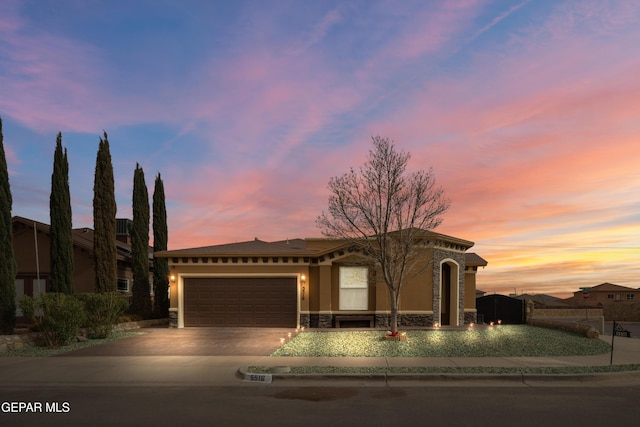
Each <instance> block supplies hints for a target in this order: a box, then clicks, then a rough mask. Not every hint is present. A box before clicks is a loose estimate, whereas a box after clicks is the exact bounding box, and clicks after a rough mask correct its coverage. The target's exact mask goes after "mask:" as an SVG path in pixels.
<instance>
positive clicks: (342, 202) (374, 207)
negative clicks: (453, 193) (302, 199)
mask: <svg viewBox="0 0 640 427" xmlns="http://www.w3.org/2000/svg"><path fill="white" fill-rule="evenodd" d="M372 140H373V149H371V150H370V151H369V158H368V159H367V161H366V162H365V163H364V165H362V166H361V167H360V169H359V170H358V171H356V170H354V169H353V168H352V169H351V170H350V171H349V172H348V173H346V174H344V175H343V176H341V177H332V178H331V179H330V180H329V186H328V187H329V190H330V191H331V195H330V196H329V207H328V213H325V212H322V215H320V216H319V217H318V219H317V220H316V224H317V226H318V227H319V228H320V229H321V231H322V233H323V235H325V236H327V237H332V238H337V239H343V240H346V241H347V242H349V244H350V245H352V246H355V247H356V248H357V249H358V250H360V251H361V252H362V253H363V254H364V255H365V256H366V257H368V258H370V259H372V260H373V261H375V262H376V263H377V264H378V265H379V266H380V268H381V270H382V275H383V277H384V281H385V284H386V285H387V288H388V290H389V297H390V300H391V331H392V332H394V333H395V332H397V331H398V307H399V302H400V291H401V289H402V285H403V283H404V282H405V280H406V279H407V278H408V277H410V276H412V275H413V274H415V272H416V270H418V269H422V268H424V267H425V265H424V264H425V260H424V258H423V257H420V256H419V254H418V244H419V242H420V237H424V234H425V231H429V230H432V229H434V228H436V227H437V226H438V225H439V224H440V223H441V222H442V214H443V213H444V212H445V211H446V210H447V209H448V207H449V201H448V200H447V199H446V198H445V197H444V193H443V190H442V189H441V188H440V187H436V184H435V177H434V175H433V171H432V170H431V169H429V171H428V172H425V171H422V170H421V171H417V172H411V173H409V172H407V171H406V168H407V163H408V161H409V158H410V155H409V153H403V152H397V151H396V150H395V147H394V145H393V143H392V142H391V141H389V139H388V138H382V137H380V136H376V137H373V138H372Z"/></svg>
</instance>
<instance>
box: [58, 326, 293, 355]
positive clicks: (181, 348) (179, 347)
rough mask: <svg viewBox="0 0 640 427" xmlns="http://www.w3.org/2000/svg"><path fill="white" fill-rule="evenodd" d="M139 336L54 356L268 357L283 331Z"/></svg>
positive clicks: (158, 331)
mask: <svg viewBox="0 0 640 427" xmlns="http://www.w3.org/2000/svg"><path fill="white" fill-rule="evenodd" d="M139 331H140V332H144V334H143V335H139V336H134V337H130V338H124V339H121V340H117V341H113V342H110V343H106V344H102V345H97V346H92V347H88V348H84V349H81V350H76V351H71V352H67V353H63V354H60V355H58V356H55V357H83V356H86V357H95V356H268V355H269V354H271V353H273V352H274V351H275V350H276V349H277V348H278V347H279V346H280V338H282V337H286V336H287V334H288V333H289V332H294V331H293V330H292V329H285V328H185V329H170V328H166V327H164V328H143V329H139Z"/></svg>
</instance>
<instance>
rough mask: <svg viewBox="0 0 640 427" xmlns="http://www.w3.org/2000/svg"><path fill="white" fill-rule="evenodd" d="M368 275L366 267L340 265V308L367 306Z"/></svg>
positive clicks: (361, 307)
mask: <svg viewBox="0 0 640 427" xmlns="http://www.w3.org/2000/svg"><path fill="white" fill-rule="evenodd" d="M368 277H369V269H368V268H367V267H340V304H339V308H340V310H366V309H368V308H369V289H368Z"/></svg>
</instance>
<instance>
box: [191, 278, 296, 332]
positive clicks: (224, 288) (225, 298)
mask: <svg viewBox="0 0 640 427" xmlns="http://www.w3.org/2000/svg"><path fill="white" fill-rule="evenodd" d="M297 312H298V307H297V279H296V278H295V277H185V278H184V326H186V327H189V326H232V327H238V326H240V327H242V326H248V327H271V328H295V327H296V325H297Z"/></svg>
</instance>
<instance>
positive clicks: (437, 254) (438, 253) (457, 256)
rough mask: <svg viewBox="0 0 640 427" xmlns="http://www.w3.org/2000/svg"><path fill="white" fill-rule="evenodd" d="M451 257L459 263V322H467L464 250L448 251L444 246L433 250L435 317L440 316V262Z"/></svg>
mask: <svg viewBox="0 0 640 427" xmlns="http://www.w3.org/2000/svg"><path fill="white" fill-rule="evenodd" d="M447 258H451V259H452V260H454V261H455V262H457V263H458V323H459V324H461V325H462V324H464V323H467V322H466V319H465V312H464V271H465V263H464V258H465V255H464V252H454V251H448V250H446V249H442V248H436V249H434V251H433V318H434V319H439V318H440V304H438V302H439V301H440V271H441V269H440V263H441V262H442V261H443V260H445V259H447Z"/></svg>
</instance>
